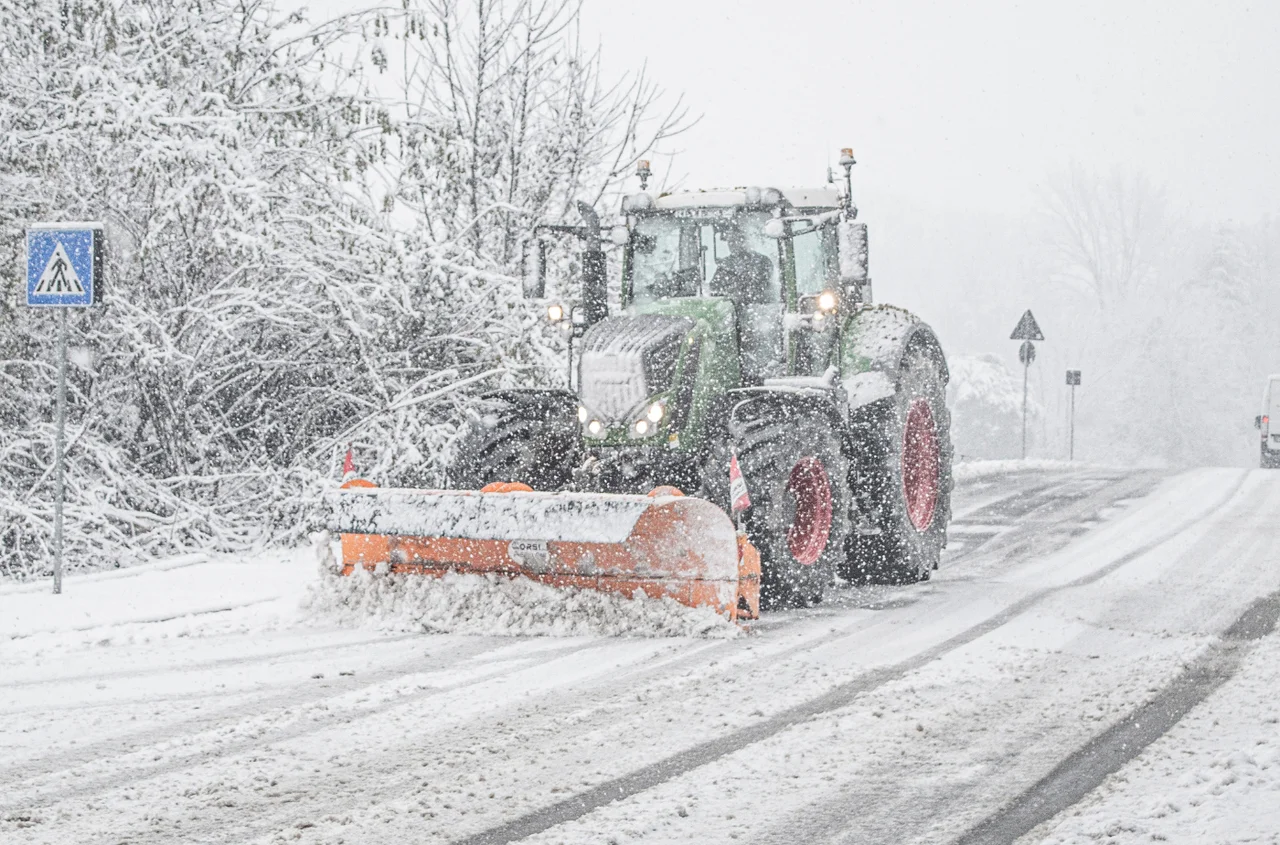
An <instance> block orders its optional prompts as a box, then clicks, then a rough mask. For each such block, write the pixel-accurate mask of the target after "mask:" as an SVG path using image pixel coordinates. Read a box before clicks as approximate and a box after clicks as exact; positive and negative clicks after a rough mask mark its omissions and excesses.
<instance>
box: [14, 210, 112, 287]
mask: <svg viewBox="0 0 1280 845" xmlns="http://www.w3.org/2000/svg"><path fill="white" fill-rule="evenodd" d="M104 247H105V243H104V238H103V232H102V224H101V223H47V224H40V225H36V226H32V227H31V228H29V229H27V305H29V306H33V307H45V308H48V307H52V308H88V307H90V306H93V305H97V304H98V303H99V302H101V300H102V288H103V282H104V280H103V278H102V263H103V262H102V256H103V251H104Z"/></svg>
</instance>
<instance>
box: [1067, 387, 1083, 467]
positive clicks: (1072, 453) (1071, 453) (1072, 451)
mask: <svg viewBox="0 0 1280 845" xmlns="http://www.w3.org/2000/svg"><path fill="white" fill-rule="evenodd" d="M1067 385H1068V386H1069V387H1070V388H1071V435H1070V439H1069V440H1068V441H1067V442H1068V443H1069V444H1070V445H1069V446H1068V447H1067V460H1069V461H1074V460H1075V459H1076V388H1077V387H1079V386H1080V371H1079V370H1067Z"/></svg>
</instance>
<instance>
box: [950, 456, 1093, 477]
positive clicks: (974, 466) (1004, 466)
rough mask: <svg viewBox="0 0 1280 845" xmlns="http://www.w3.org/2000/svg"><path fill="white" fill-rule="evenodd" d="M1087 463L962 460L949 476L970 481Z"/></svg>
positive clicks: (1029, 459) (1030, 459)
mask: <svg viewBox="0 0 1280 845" xmlns="http://www.w3.org/2000/svg"><path fill="white" fill-rule="evenodd" d="M1092 468H1093V467H1091V466H1090V465H1089V464H1084V463H1080V462H1079V461H1054V460H1048V459H1040V458H1028V459H1026V460H1016V459H1014V460H1007V461H962V462H960V463H958V464H955V465H954V466H953V467H952V468H951V476H952V478H954V479H955V480H956V481H972V480H973V479H976V478H986V477H988V476H992V475H1008V474H1009V473H1014V472H1031V471H1034V470H1040V471H1045V470H1057V471H1061V470H1066V469H1073V470H1080V469H1092Z"/></svg>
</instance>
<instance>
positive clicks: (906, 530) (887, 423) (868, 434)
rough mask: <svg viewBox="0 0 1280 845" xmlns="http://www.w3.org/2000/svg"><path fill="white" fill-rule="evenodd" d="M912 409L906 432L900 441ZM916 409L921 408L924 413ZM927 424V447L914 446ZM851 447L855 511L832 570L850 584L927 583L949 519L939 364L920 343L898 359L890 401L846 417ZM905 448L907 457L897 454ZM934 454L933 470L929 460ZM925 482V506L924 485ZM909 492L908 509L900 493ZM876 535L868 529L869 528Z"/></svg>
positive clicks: (946, 424)
mask: <svg viewBox="0 0 1280 845" xmlns="http://www.w3.org/2000/svg"><path fill="white" fill-rule="evenodd" d="M913 408H915V409H917V410H915V411H914V413H915V414H916V418H915V421H914V422H913V423H912V425H914V426H915V428H914V429H913V431H914V435H913V438H912V441H911V442H912V444H913V445H908V437H907V434H908V427H909V422H908V420H909V419H910V418H911V415H912V413H913ZM921 408H924V409H927V410H928V413H927V414H924V413H923V412H922V411H921V410H919V409H921ZM930 423H931V428H932V433H933V441H932V442H933V444H934V446H933V449H929V448H928V447H927V446H925V445H922V444H923V443H925V442H927V441H923V440H922V435H921V432H922V431H924V430H926V429H927V428H928V427H930V426H929V424H930ZM851 424H852V425H851V427H852V429H853V434H854V439H855V441H856V446H855V453H856V455H855V467H856V473H855V476H854V479H853V487H854V497H855V500H856V502H857V508H858V511H859V513H858V514H857V515H855V527H854V529H853V531H852V532H851V536H850V538H849V541H848V543H847V544H846V546H847V555H846V558H845V560H844V562H843V565H842V567H841V568H840V574H841V576H842V577H844V578H845V579H846V580H849V581H852V582H853V583H873V584H911V583H915V582H917V581H925V580H928V578H929V575H930V573H931V572H932V571H933V570H935V569H937V568H938V563H939V560H940V559H941V557H942V549H943V547H944V546H945V545H946V542H947V524H948V523H949V522H950V521H951V488H952V486H953V482H952V477H951V464H952V460H953V457H954V450H953V448H952V444H951V414H950V413H949V412H948V411H947V406H946V381H945V378H944V376H943V368H942V365H941V363H940V362H938V361H937V360H935V358H934V357H933V355H932V354H930V352H929V351H927V350H926V349H924V348H921V347H913V348H912V349H911V350H909V351H908V352H907V354H906V356H905V357H904V359H903V362H902V368H901V370H900V371H899V375H898V384H897V390H896V393H895V394H894V396H893V397H892V398H891V399H886V400H883V401H881V402H877V403H874V404H873V405H870V406H867V407H866V408H863V409H860V410H859V411H858V412H857V413H856V414H855V416H854V419H853V420H851ZM908 450H910V452H911V454H912V455H915V456H916V457H915V459H912V460H907V459H904V453H906V452H908ZM929 453H934V454H936V470H933V469H932V468H931V466H930V465H931V464H933V463H934V461H933V460H932V459H925V460H921V459H920V457H921V456H922V455H925V454H929ZM930 478H932V479H933V482H932V483H933V491H934V492H933V497H932V508H931V509H929V508H927V507H926V506H925V505H926V503H927V502H928V500H929V496H928V494H927V492H922V491H924V490H926V486H925V485H927V484H928V479H930ZM908 483H910V484H911V486H912V487H913V490H914V491H915V500H914V504H915V505H916V509H915V511H914V517H915V519H914V520H913V512H912V510H911V508H910V503H909V497H908V492H907V486H908ZM877 531H878V533H875V532H877Z"/></svg>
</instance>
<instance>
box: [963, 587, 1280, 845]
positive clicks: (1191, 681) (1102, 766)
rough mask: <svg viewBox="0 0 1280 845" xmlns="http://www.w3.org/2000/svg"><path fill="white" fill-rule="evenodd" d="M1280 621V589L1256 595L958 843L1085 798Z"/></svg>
mask: <svg viewBox="0 0 1280 845" xmlns="http://www.w3.org/2000/svg"><path fill="white" fill-rule="evenodd" d="M1278 620H1280V592H1274V593H1271V594H1270V595H1267V596H1264V597H1262V598H1260V599H1257V600H1256V601H1254V602H1253V603H1252V604H1250V605H1249V607H1248V608H1246V609H1245V611H1244V612H1243V613H1242V614H1240V615H1239V616H1238V617H1237V618H1236V620H1235V621H1234V622H1233V623H1232V624H1231V626H1230V627H1229V628H1228V629H1227V630H1226V632H1224V633H1223V635H1222V640H1221V642H1219V643H1218V644H1217V645H1216V646H1215V647H1214V648H1211V649H1210V650H1209V651H1208V653H1206V654H1205V655H1203V656H1201V657H1200V658H1199V659H1197V660H1195V661H1194V662H1192V663H1191V665H1189V666H1187V668H1186V669H1184V670H1183V671H1182V672H1181V673H1179V674H1178V676H1177V677H1176V678H1174V679H1173V681H1172V682H1170V683H1169V684H1167V685H1166V686H1165V687H1164V688H1163V689H1161V690H1160V692H1159V693H1158V694H1157V695H1156V696H1155V697H1154V698H1153V699H1151V700H1150V701H1148V702H1147V703H1146V704H1144V705H1142V706H1141V707H1139V708H1137V709H1136V710H1134V711H1133V712H1131V713H1130V714H1129V715H1127V716H1126V717H1124V718H1123V719H1121V720H1120V721H1119V722H1116V723H1115V724H1113V725H1112V726H1111V727H1110V728H1108V729H1107V730H1105V731H1103V732H1102V733H1100V734H1098V735H1097V736H1095V737H1094V738H1093V739H1091V740H1090V741H1089V742H1088V743H1086V744H1085V745H1084V746H1083V747H1082V748H1080V749H1078V750H1077V751H1075V752H1074V753H1073V754H1071V756H1069V757H1067V759H1065V760H1063V761H1062V762H1061V763H1060V764H1058V765H1057V766H1056V767H1055V768H1054V769H1053V771H1051V772H1050V773H1049V774H1047V775H1045V777H1043V778H1042V779H1041V780H1040V781H1038V782H1037V783H1036V784H1035V785H1034V786H1032V787H1031V788H1030V789H1028V790H1027V791H1026V792H1024V793H1023V794H1022V795H1019V796H1018V797H1017V798H1015V799H1014V800H1013V801H1012V802H1011V803H1010V804H1008V805H1007V806H1005V807H1004V808H1003V809H1001V810H1000V811H999V812H998V813H996V814H995V815H993V816H990V817H988V818H987V819H985V820H984V821H982V822H980V823H979V824H977V825H975V826H974V827H973V828H971V829H970V830H969V831H968V832H967V833H965V834H964V835H963V836H961V837H960V838H959V839H957V840H956V845H1012V843H1013V842H1015V841H1017V840H1018V839H1019V838H1021V837H1022V836H1024V835H1026V834H1027V833H1030V832H1031V831H1032V830H1034V829H1035V828H1036V827H1038V826H1039V825H1041V824H1043V823H1044V822H1047V821H1049V820H1050V819H1052V818H1053V817H1054V816H1056V815H1058V814H1059V813H1061V812H1062V811H1063V810H1066V809H1067V808H1068V807H1071V806H1072V805H1074V804H1076V803H1077V802H1079V801H1080V800H1081V799H1083V798H1084V797H1085V796H1087V795H1088V794H1089V793H1091V792H1093V791H1094V790H1095V789H1097V788H1098V787H1099V786H1101V785H1102V783H1103V781H1105V780H1106V779H1107V778H1108V777H1109V776H1110V775H1112V774H1114V773H1115V772H1118V771H1119V770H1120V769H1121V768H1123V767H1124V765H1125V764H1126V763H1128V762H1129V761H1130V760H1132V759H1133V758H1134V757H1137V756H1138V755H1139V754H1141V753H1142V751H1143V750H1144V749H1145V748H1146V747H1147V746H1148V745H1150V744H1151V743H1153V742H1155V741H1156V740H1157V739H1159V738H1160V737H1162V736H1164V735H1165V734H1166V733H1168V731H1169V730H1170V729H1171V728H1172V727H1173V726H1174V725H1176V724H1178V722H1180V721H1181V720H1182V717H1183V716H1185V715H1187V713H1189V712H1190V711H1191V709H1192V708H1193V707H1195V706H1196V705H1197V704H1199V703H1200V702H1202V701H1204V700H1205V699H1206V698H1208V697H1209V696H1210V695H1212V694H1213V693H1214V692H1215V691H1216V690H1217V689H1218V688H1219V687H1221V686H1222V685H1223V684H1225V683H1226V682H1227V681H1229V680H1230V679H1231V678H1232V677H1234V676H1235V674H1236V673H1237V672H1238V671H1239V669H1240V664H1241V662H1242V661H1243V660H1244V658H1245V656H1247V654H1248V653H1249V651H1251V650H1252V648H1253V646H1254V645H1255V644H1256V642H1257V641H1258V640H1260V639H1262V638H1263V637H1265V636H1267V635H1268V634H1270V633H1271V632H1273V631H1274V630H1275V628H1276V623H1277V621H1278Z"/></svg>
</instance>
